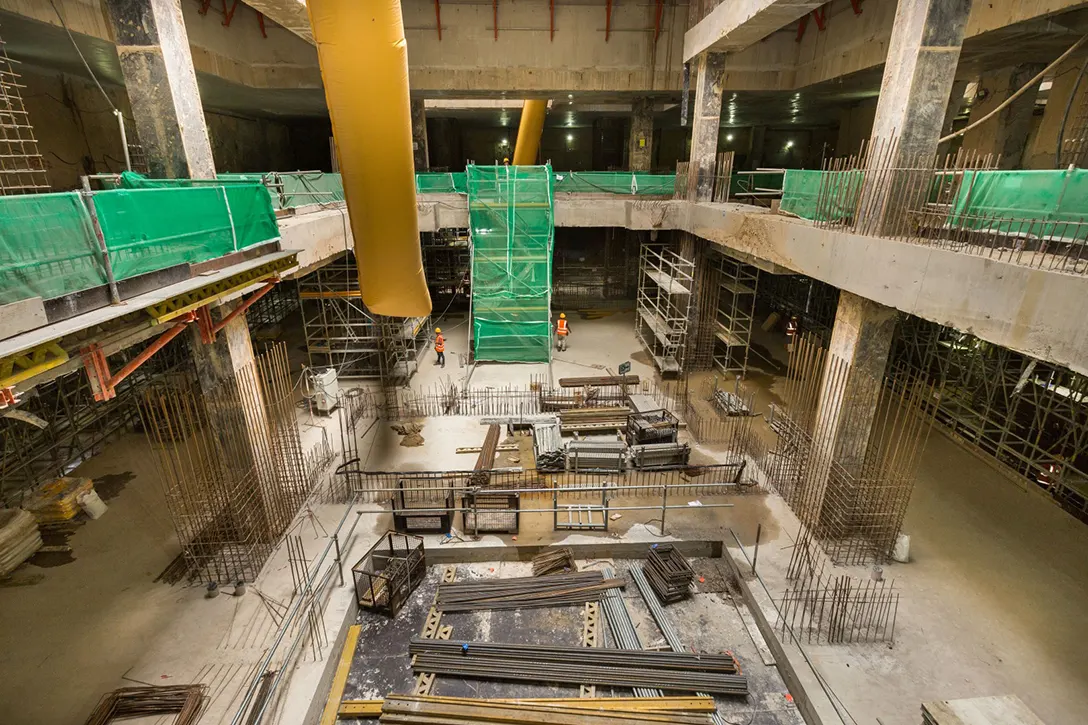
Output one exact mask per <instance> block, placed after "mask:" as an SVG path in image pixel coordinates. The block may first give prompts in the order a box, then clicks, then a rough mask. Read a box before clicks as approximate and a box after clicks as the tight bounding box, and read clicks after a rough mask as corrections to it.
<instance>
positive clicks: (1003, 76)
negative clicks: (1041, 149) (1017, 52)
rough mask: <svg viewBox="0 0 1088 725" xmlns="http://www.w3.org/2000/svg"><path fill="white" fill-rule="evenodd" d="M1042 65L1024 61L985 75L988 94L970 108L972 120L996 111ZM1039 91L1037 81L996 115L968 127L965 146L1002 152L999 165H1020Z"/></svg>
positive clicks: (983, 82)
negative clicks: (970, 128) (971, 127)
mask: <svg viewBox="0 0 1088 725" xmlns="http://www.w3.org/2000/svg"><path fill="white" fill-rule="evenodd" d="M1042 69H1043V64H1042V63H1025V64H1023V65H1018V66H1016V67H1014V68H1005V69H1002V70H1000V71H997V72H995V73H987V74H986V75H984V76H982V78H981V79H980V80H979V88H980V89H984V90H985V92H986V94H987V95H986V97H985V98H984V99H982V100H981V101H980V102H978V103H976V104H975V105H974V106H973V107H972V108H971V117H970V121H975V120H978V119H980V118H982V117H983V116H985V115H986V114H987V113H990V112H991V111H993V109H995V108H997V107H998V106H999V105H1000V104H1002V103H1004V102H1005V101H1006V100H1007V99H1008V98H1009V97H1010V96H1011V95H1012V94H1013V93H1015V92H1016V91H1018V90H1019V89H1020V87H1021V86H1023V85H1024V84H1025V83H1027V82H1028V81H1029V80H1031V79H1032V78H1033V77H1035V75H1036V74H1038V73H1039V71H1041V70H1042ZM1038 92H1039V88H1038V84H1036V87H1035V88H1031V89H1028V90H1027V91H1026V92H1024V94H1023V95H1021V96H1020V97H1019V98H1017V99H1016V100H1015V101H1013V102H1012V103H1010V104H1009V105H1008V106H1006V107H1005V108H1003V109H1002V110H1001V112H999V113H998V114H997V116H996V117H994V118H991V119H990V120H989V121H987V122H986V123H984V124H982V125H981V126H979V127H978V128H976V129H974V130H972V131H968V132H967V133H966V134H965V135H964V137H963V148H965V149H968V150H970V151H977V152H980V153H983V154H993V155H994V156H997V155H1000V156H1001V161H1000V163H999V164H998V166H999V168H1002V169H1018V168H1021V165H1022V164H1023V161H1024V155H1025V151H1026V150H1027V146H1028V137H1029V136H1030V135H1031V125H1032V124H1031V117H1032V114H1033V113H1034V111H1035V97H1036V96H1037V95H1038ZM1048 105H1049V103H1048Z"/></svg>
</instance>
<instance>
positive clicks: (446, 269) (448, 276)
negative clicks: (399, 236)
mask: <svg viewBox="0 0 1088 725" xmlns="http://www.w3.org/2000/svg"><path fill="white" fill-rule="evenodd" d="M420 236H421V240H422V248H423V269H424V271H425V272H426V274H427V287H428V288H429V289H430V291H431V303H432V305H433V306H434V307H437V308H439V309H442V308H445V307H446V306H447V305H449V304H450V303H451V302H452V301H453V298H454V297H455V296H456V295H457V294H459V293H460V294H462V295H466V296H467V295H468V294H470V284H471V280H470V279H469V276H470V275H469V271H470V270H471V268H472V252H471V247H470V243H469V236H468V229H443V230H440V231H437V232H434V233H431V232H424V233H423V234H422V235H420ZM466 300H467V297H466Z"/></svg>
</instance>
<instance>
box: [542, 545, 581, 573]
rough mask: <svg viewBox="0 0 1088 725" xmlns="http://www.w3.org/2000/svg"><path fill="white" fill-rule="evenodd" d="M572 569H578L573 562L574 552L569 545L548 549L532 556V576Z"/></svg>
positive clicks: (570, 570)
mask: <svg viewBox="0 0 1088 725" xmlns="http://www.w3.org/2000/svg"><path fill="white" fill-rule="evenodd" d="M572 571H578V567H577V566H575V564H574V552H573V551H571V550H570V548H569V547H563V548H562V549H548V550H546V551H542V552H540V553H539V554H537V555H536V556H534V557H533V576H548V575H549V574H558V573H560V572H572Z"/></svg>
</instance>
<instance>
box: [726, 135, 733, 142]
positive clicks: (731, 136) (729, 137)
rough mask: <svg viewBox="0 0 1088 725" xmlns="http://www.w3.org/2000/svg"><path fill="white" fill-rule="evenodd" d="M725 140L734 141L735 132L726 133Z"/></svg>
mask: <svg viewBox="0 0 1088 725" xmlns="http://www.w3.org/2000/svg"><path fill="white" fill-rule="evenodd" d="M725 140H726V141H732V140H733V134H731V133H727V134H725Z"/></svg>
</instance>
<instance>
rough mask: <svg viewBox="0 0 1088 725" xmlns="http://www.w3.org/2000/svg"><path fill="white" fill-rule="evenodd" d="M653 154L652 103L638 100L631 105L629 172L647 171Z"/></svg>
mask: <svg viewBox="0 0 1088 725" xmlns="http://www.w3.org/2000/svg"><path fill="white" fill-rule="evenodd" d="M653 154H654V101H653V99H652V98H638V99H636V100H635V102H634V103H633V104H631V136H630V138H629V140H628V144H627V164H628V168H630V169H631V171H649V170H650V165H651V160H652V159H653Z"/></svg>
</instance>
